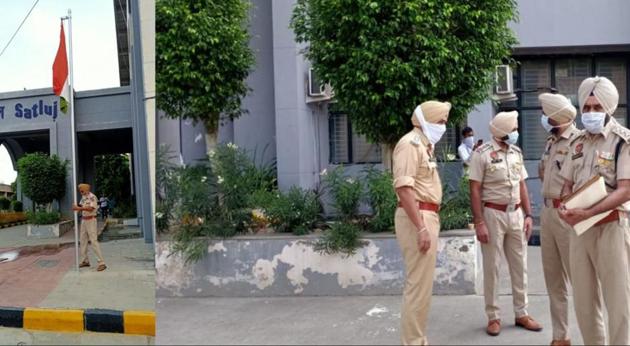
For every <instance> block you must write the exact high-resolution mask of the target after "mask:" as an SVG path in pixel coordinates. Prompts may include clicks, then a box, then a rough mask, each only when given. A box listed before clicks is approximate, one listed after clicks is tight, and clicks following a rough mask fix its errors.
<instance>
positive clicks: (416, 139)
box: [409, 134, 422, 147]
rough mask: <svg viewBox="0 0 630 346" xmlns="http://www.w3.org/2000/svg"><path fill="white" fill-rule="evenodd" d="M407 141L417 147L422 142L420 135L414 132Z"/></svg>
mask: <svg viewBox="0 0 630 346" xmlns="http://www.w3.org/2000/svg"><path fill="white" fill-rule="evenodd" d="M409 142H411V144H413V145H415V146H416V147H418V146H420V144H422V138H421V137H420V135H419V134H414V135H413V137H411V140H409Z"/></svg>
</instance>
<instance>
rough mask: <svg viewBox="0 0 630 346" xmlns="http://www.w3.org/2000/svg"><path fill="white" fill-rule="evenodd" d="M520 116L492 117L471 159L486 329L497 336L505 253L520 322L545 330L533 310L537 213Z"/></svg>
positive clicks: (525, 325)
mask: <svg viewBox="0 0 630 346" xmlns="http://www.w3.org/2000/svg"><path fill="white" fill-rule="evenodd" d="M517 117H518V113H517V112H501V113H499V114H497V115H496V116H495V117H494V119H492V121H491V122H490V132H491V133H492V136H493V139H492V140H491V141H490V142H488V143H485V144H483V145H482V146H480V147H479V148H477V149H476V150H475V151H474V152H473V155H472V159H471V163H470V196H471V205H472V210H473V214H474V222H475V229H476V233H477V239H478V240H479V241H480V242H481V252H482V255H483V276H484V296H485V303H486V308H485V310H486V314H487V316H488V326H487V329H486V332H487V333H488V334H489V335H492V336H497V335H499V333H500V332H501V319H500V316H499V301H498V297H497V295H498V294H497V290H498V276H499V267H500V262H501V254H502V253H505V257H506V259H507V262H508V266H509V270H510V278H511V281H512V295H513V304H514V313H515V315H516V320H515V321H516V325H517V326H519V327H523V328H525V329H527V330H532V331H540V330H542V327H541V326H540V325H539V324H538V323H537V322H536V321H534V319H533V318H531V317H530V316H529V315H528V314H527V241H528V239H529V236H530V235H531V231H532V217H531V215H530V205H529V198H528V194H527V186H526V185H525V179H526V178H527V171H526V170H525V166H524V164H523V155H522V153H521V150H520V149H519V148H518V147H517V146H516V145H515V144H516V142H517V140H518V121H517ZM523 212H524V213H525V215H523Z"/></svg>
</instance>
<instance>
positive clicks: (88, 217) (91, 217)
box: [81, 216, 96, 220]
mask: <svg viewBox="0 0 630 346" xmlns="http://www.w3.org/2000/svg"><path fill="white" fill-rule="evenodd" d="M95 218H96V216H82V217H81V219H82V220H92V219H95Z"/></svg>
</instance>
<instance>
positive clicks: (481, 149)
mask: <svg viewBox="0 0 630 346" xmlns="http://www.w3.org/2000/svg"><path fill="white" fill-rule="evenodd" d="M490 148H492V144H490V143H484V144H482V145H481V146H480V147H478V148H477V149H475V151H476V152H478V153H483V152H485V151H488V150H489V149H490Z"/></svg>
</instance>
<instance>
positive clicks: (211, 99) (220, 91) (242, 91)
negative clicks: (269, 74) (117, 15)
mask: <svg viewBox="0 0 630 346" xmlns="http://www.w3.org/2000/svg"><path fill="white" fill-rule="evenodd" d="M248 10H249V3H248V2H246V1H244V0H221V1H213V0H158V1H157V3H156V49H155V50H156V55H157V75H156V87H157V94H158V97H157V103H158V108H159V109H161V110H163V111H165V112H166V113H167V114H168V116H170V117H173V118H184V119H192V120H194V121H202V122H203V123H204V124H205V125H206V128H207V130H208V132H209V133H211V132H215V131H216V130H217V128H218V124H219V120H220V119H219V117H220V115H221V114H224V115H225V116H227V117H229V118H231V119H233V118H235V117H238V116H239V115H240V114H241V112H242V109H241V98H242V97H243V96H245V95H246V94H247V92H248V87H247V84H246V82H245V79H246V78H247V75H248V74H249V71H250V70H251V68H252V66H253V64H254V55H253V53H252V51H251V50H250V48H249V46H248V44H249V33H248V31H247V30H248V15H249V14H248Z"/></svg>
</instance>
